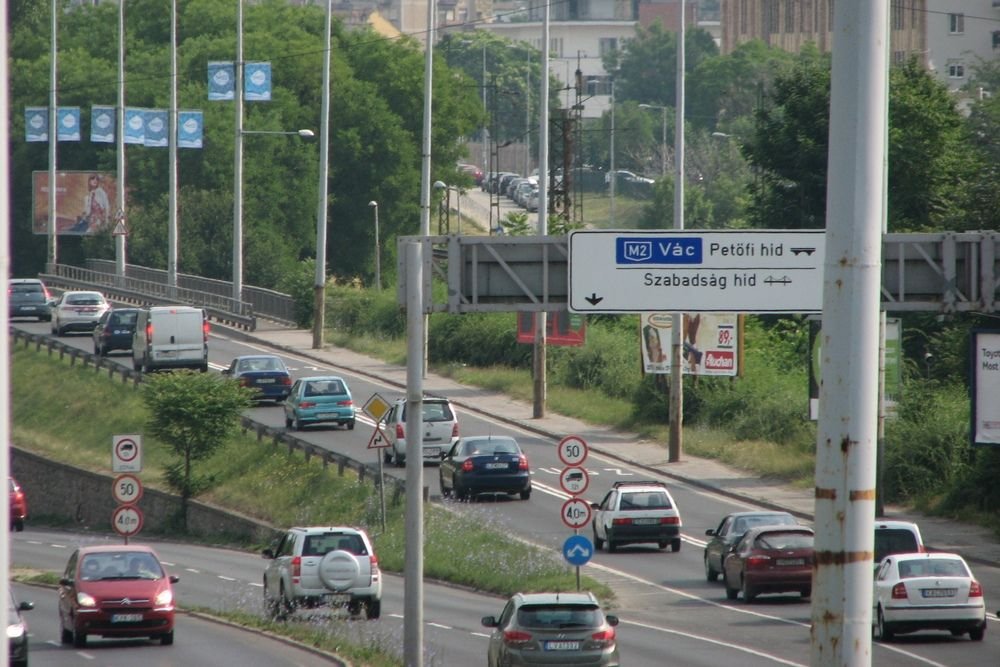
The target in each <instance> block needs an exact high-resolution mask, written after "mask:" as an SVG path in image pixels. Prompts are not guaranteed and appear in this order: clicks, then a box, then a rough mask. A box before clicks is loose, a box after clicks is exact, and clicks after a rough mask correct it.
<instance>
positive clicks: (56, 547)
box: [49, 544, 66, 549]
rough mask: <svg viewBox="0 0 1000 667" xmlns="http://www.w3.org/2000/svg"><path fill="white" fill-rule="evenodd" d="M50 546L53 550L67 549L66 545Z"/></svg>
mask: <svg viewBox="0 0 1000 667" xmlns="http://www.w3.org/2000/svg"><path fill="white" fill-rule="evenodd" d="M49 546H50V547H52V548H53V549H65V548H66V545H65V544H50V545H49Z"/></svg>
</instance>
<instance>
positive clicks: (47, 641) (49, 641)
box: [28, 633, 62, 647]
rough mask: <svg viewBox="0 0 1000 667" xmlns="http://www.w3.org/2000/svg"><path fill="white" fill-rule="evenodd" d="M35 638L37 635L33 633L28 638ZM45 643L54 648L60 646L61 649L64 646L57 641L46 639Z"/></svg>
mask: <svg viewBox="0 0 1000 667" xmlns="http://www.w3.org/2000/svg"><path fill="white" fill-rule="evenodd" d="M34 636H35V635H34V634H33V633H28V637H34ZM45 643H46V644H51V645H52V646H59V647H61V646H62V644H61V643H60V642H57V641H56V640H55V639H46V640H45Z"/></svg>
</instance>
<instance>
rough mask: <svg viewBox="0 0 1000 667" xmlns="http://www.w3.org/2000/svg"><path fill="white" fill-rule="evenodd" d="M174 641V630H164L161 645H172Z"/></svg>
mask: <svg viewBox="0 0 1000 667" xmlns="http://www.w3.org/2000/svg"><path fill="white" fill-rule="evenodd" d="M173 643H174V631H173V630H171V631H170V632H164V633H163V634H162V635H160V646H170V645H171V644H173Z"/></svg>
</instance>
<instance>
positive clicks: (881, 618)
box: [878, 607, 895, 642]
mask: <svg viewBox="0 0 1000 667" xmlns="http://www.w3.org/2000/svg"><path fill="white" fill-rule="evenodd" d="M893 635H895V633H894V632H893V631H892V628H891V627H890V626H889V624H888V623H886V622H885V615H884V614H882V607H879V608H878V638H879V639H881V640H882V641H884V642H889V641H892V638H893Z"/></svg>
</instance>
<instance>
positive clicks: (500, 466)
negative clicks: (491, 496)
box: [439, 435, 531, 500]
mask: <svg viewBox="0 0 1000 667" xmlns="http://www.w3.org/2000/svg"><path fill="white" fill-rule="evenodd" d="M439 474H440V478H441V495H442V496H444V497H446V498H447V497H448V496H451V495H453V494H454V496H455V497H456V498H457V499H459V500H463V499H465V498H467V497H469V496H475V495H478V494H481V493H508V494H509V493H516V494H519V495H520V496H521V499H522V500H527V499H528V498H530V497H531V469H530V468H529V466H528V457H527V456H525V455H524V453H523V452H522V451H521V448H520V447H519V446H518V444H517V441H516V440H515V439H514V438H511V437H508V436H501V435H483V436H472V437H465V438H459V439H458V441H457V442H456V443H455V444H454V445H452V446H451V449H449V450H448V451H447V452H445V453H444V454H443V455H442V456H441V468H440V473H439Z"/></svg>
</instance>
